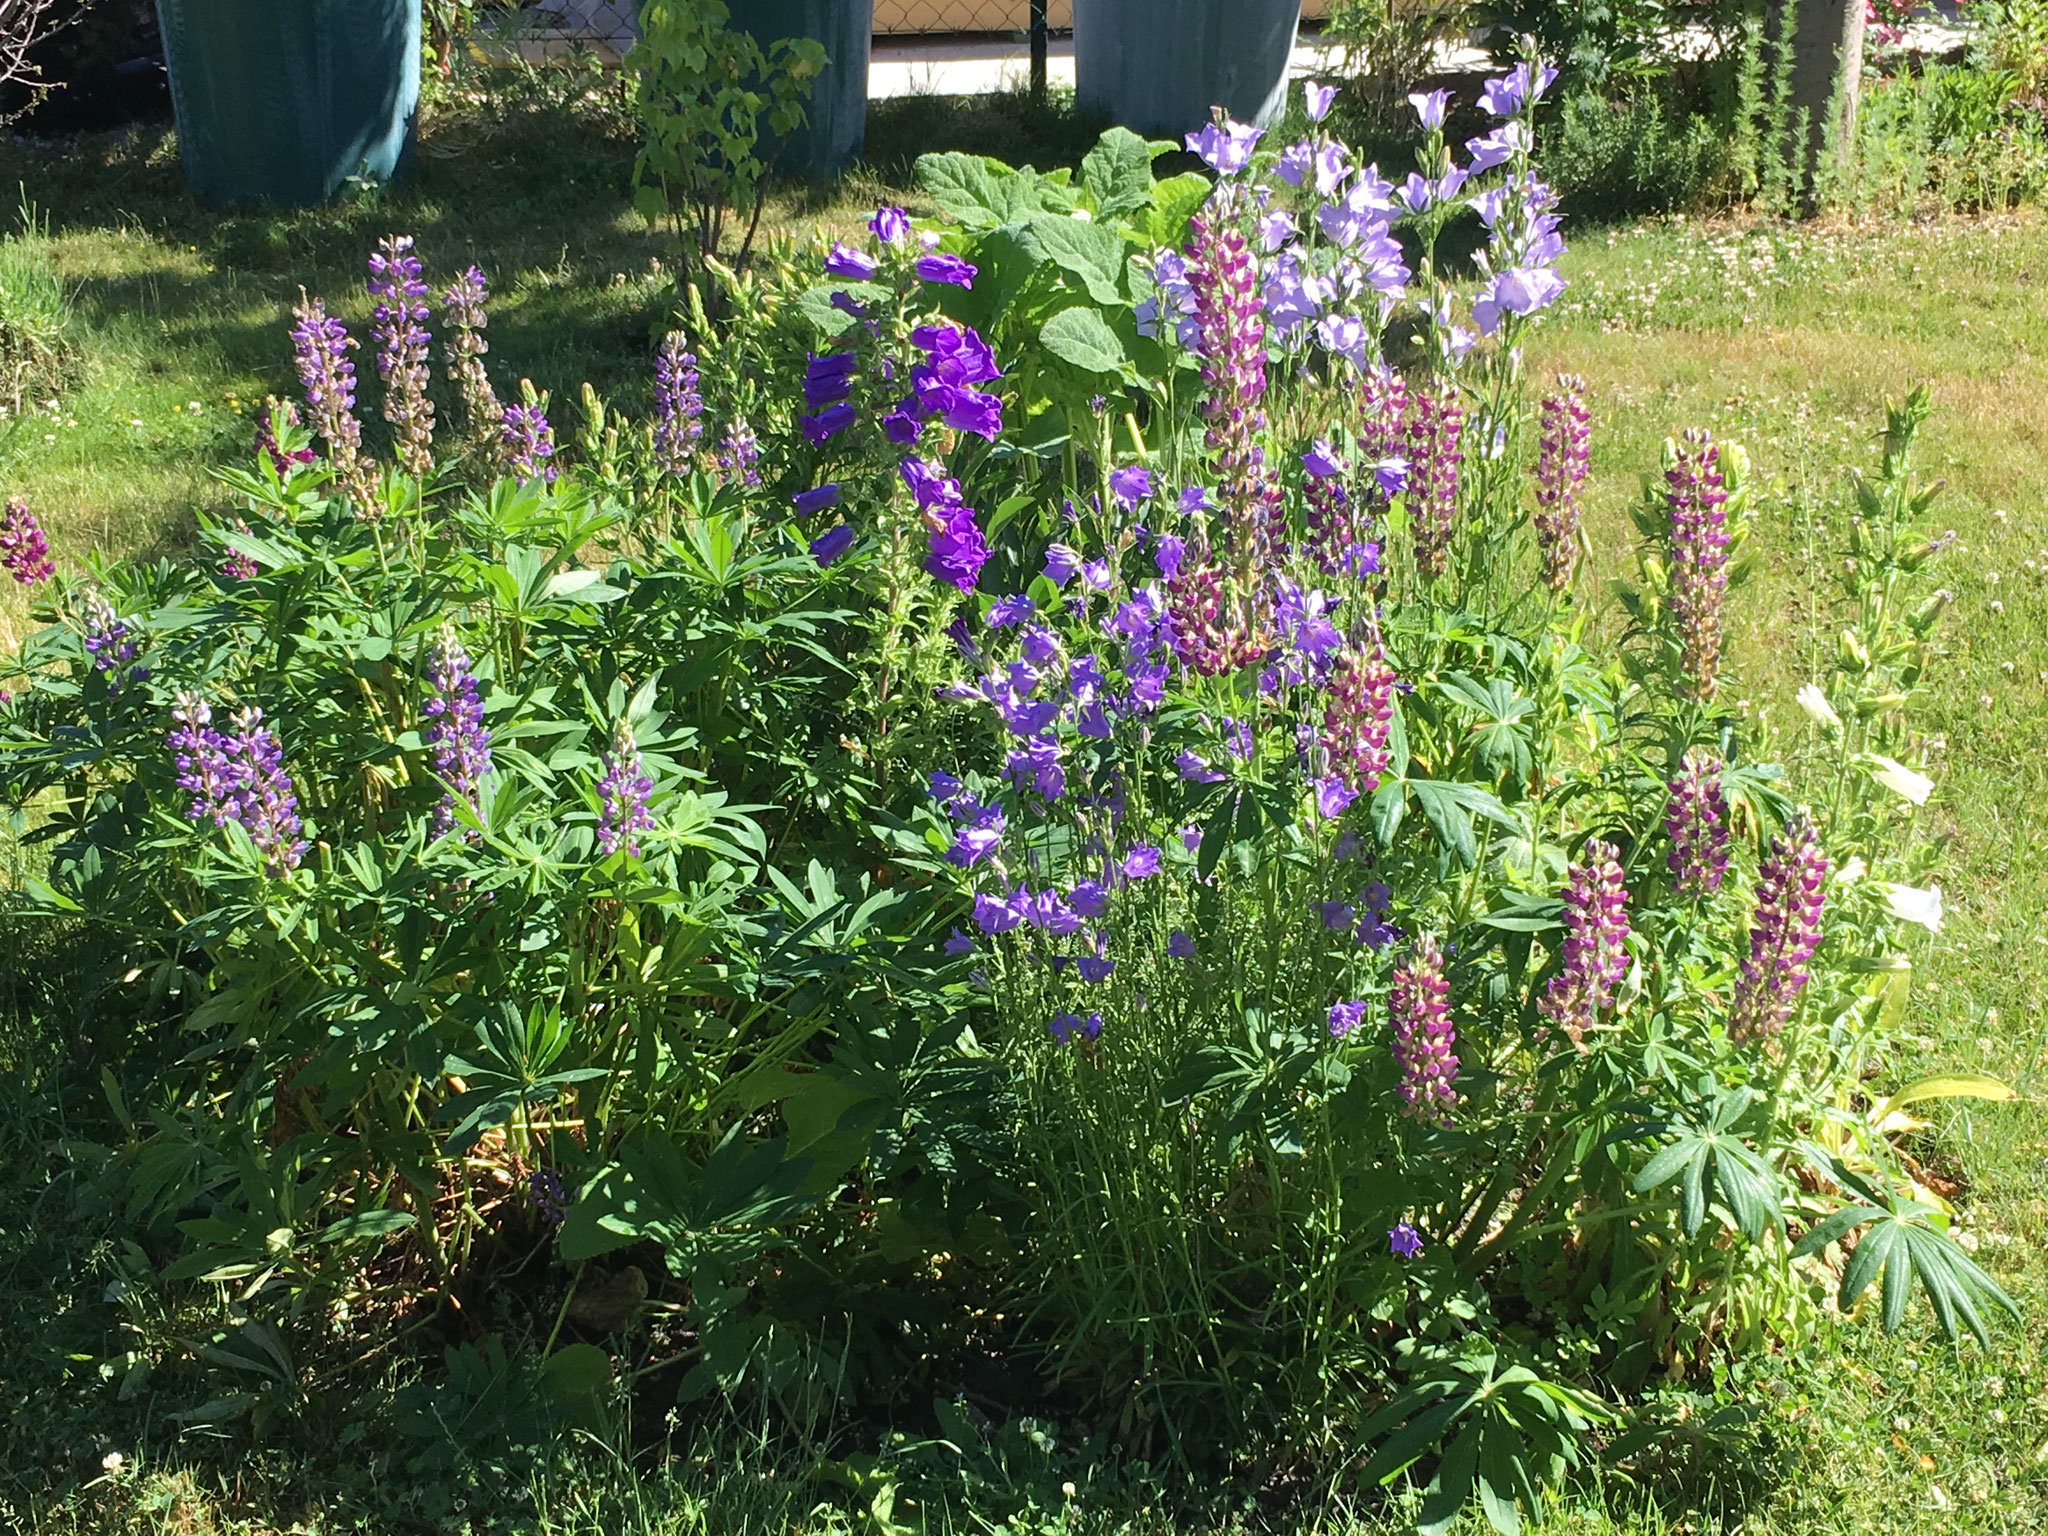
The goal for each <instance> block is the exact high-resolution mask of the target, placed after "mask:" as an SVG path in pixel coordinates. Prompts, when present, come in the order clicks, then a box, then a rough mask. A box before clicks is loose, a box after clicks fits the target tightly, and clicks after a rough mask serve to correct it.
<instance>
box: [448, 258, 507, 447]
mask: <svg viewBox="0 0 2048 1536" xmlns="http://www.w3.org/2000/svg"><path fill="white" fill-rule="evenodd" d="M490 296H491V295H490V289H489V287H488V286H487V285H486V284H485V282H484V274H483V270H482V269H481V268H479V267H471V268H470V269H469V270H468V271H467V272H464V273H463V274H462V275H461V276H460V277H458V278H456V279H455V281H454V282H453V283H451V284H450V285H449V287H448V291H447V292H446V293H444V294H442V295H441V311H442V313H443V314H444V315H446V316H447V320H448V340H447V343H446V346H447V352H448V377H449V379H450V380H451V381H453V383H454V384H455V387H456V388H457V389H458V390H460V391H461V392H462V410H463V414H464V415H465V416H467V417H468V418H469V429H470V431H472V432H478V433H482V432H490V431H495V430H496V429H497V428H498V427H499V425H500V424H501V423H502V422H503V421H504V419H505V408H504V407H503V406H502V405H500V404H499V403H498V392H497V391H496V390H495V389H493V388H492V387H491V375H490V370H489V369H487V368H486V367H485V366H484V354H485V353H487V352H489V351H490V350H491V344H490V343H489V342H488V341H485V340H484V328H485V327H486V326H488V325H489V324H490V323H491V317H490V315H489V313H488V312H487V311H486V309H485V305H486V304H488V303H489V302H490Z"/></svg>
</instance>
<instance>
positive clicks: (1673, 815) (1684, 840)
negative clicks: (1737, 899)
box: [1664, 747, 1728, 896]
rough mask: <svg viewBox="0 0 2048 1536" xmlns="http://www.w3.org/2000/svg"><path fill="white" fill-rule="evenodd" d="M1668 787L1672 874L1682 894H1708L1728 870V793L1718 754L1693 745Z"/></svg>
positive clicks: (1667, 822)
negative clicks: (1724, 789)
mask: <svg viewBox="0 0 2048 1536" xmlns="http://www.w3.org/2000/svg"><path fill="white" fill-rule="evenodd" d="M1670 792H1671V808H1670V810H1669V811H1667V812H1666V813H1665V816H1664V830H1665V832H1666V833H1667V834H1668V835H1669V836H1670V838H1671V855H1670V859H1669V864H1670V868H1671V876H1672V879H1673V880H1674V881H1675V882H1676V884H1677V886H1678V889H1679V891H1680V892H1681V893H1682V894H1684V895H1687V896H1711V895H1712V894H1713V893H1714V892H1715V891H1718V890H1719V889H1720V888H1721V877H1722V876H1723V875H1725V874H1726V873H1727V872H1728V799H1727V796H1726V795H1724V794H1723V793H1722V791H1721V764H1720V761H1719V759H1718V758H1716V757H1715V756H1714V755H1713V754H1712V753H1711V752H1708V751H1706V750H1705V749H1704V748H1700V747H1695V748H1693V749H1692V750H1691V751H1690V752H1688V753H1686V754H1685V761H1684V762H1683V763H1682V764H1680V765H1679V769H1678V777H1677V778H1675V779H1673V780H1672V781H1671V785H1670Z"/></svg>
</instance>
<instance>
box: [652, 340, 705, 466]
mask: <svg viewBox="0 0 2048 1536" xmlns="http://www.w3.org/2000/svg"><path fill="white" fill-rule="evenodd" d="M685 341H686V338H685V337H684V335H683V333H682V332H681V331H670V332H669V333H668V335H667V336H665V337H663V338H662V343H661V350H660V351H658V352H656V353H655V355H654V462H655V465H656V466H657V467H658V468H659V469H661V470H662V471H663V472H664V473H665V474H670V475H675V476H677V477H678V478H680V477H683V476H686V475H688V474H689V473H690V471H691V470H692V469H693V468H694V467H695V462H694V461H695V459H696V454H697V444H698V442H699V440H700V439H702V438H703V436H704V396H703V394H702V392H701V391H700V390H699V389H698V387H697V356H696V354H695V353H694V352H692V351H690V349H689V348H688V346H686V345H685Z"/></svg>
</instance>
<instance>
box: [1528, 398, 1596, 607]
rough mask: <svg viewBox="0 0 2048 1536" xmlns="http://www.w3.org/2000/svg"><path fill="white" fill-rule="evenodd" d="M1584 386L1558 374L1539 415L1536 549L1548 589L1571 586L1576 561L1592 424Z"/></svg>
mask: <svg viewBox="0 0 2048 1536" xmlns="http://www.w3.org/2000/svg"><path fill="white" fill-rule="evenodd" d="M1585 388H1586V385H1585V381H1584V380H1583V379H1580V378H1578V377H1576V376H1575V375H1572V374H1563V375H1561V376H1560V377H1559V378H1558V381H1557V392H1556V393H1555V394H1550V395H1545V396H1544V397H1543V405H1542V408H1541V411H1540V413H1539V416H1538V421H1539V427H1538V438H1537V443H1538V447H1537V453H1536V547H1537V549H1538V550H1539V551H1540V552H1541V554H1542V556H1543V584H1544V585H1545V586H1546V587H1548V588H1549V589H1550V590H1551V591H1553V592H1562V591H1563V590H1564V589H1565V588H1566V587H1568V586H1570V585H1571V579H1572V568H1573V566H1574V565H1576V564H1577V562H1578V555H1579V487H1580V486H1582V485H1584V484H1585V481H1586V469H1587V466H1588V465H1589V464H1590V462H1591V442H1592V423H1593V417H1592V413H1591V412H1590V411H1588V410H1587V409H1586V398H1585Z"/></svg>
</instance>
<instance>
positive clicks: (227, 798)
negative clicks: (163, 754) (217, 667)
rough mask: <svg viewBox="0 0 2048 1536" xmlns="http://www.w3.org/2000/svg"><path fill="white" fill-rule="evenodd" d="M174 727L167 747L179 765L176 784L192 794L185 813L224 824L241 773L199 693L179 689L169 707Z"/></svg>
mask: <svg viewBox="0 0 2048 1536" xmlns="http://www.w3.org/2000/svg"><path fill="white" fill-rule="evenodd" d="M171 719H172V720H173V721H175V722H176V723H177V729H176V730H174V731H172V732H171V734H170V738H169V740H170V748H171V751H172V753H173V754H175V757H174V760H175V762H176V763H177V767H178V787H179V788H180V789H182V790H185V791H186V792H187V793H189V794H190V795H191V796H192V805H191V809H190V810H188V811H187V812H186V813H185V814H186V816H187V817H188V818H189V819H191V820H193V821H210V822H212V823H213V824H214V825H215V826H217V827H224V826H226V825H227V824H228V822H229V821H230V820H232V819H233V816H234V812H233V809H232V807H233V804H234V795H235V791H236V789H237V788H238V787H239V785H240V782H241V776H240V774H239V773H238V772H237V770H236V765H235V764H234V762H233V761H231V760H230V758H229V756H228V743H227V738H226V737H225V736H223V735H221V733H220V732H219V731H216V730H215V729H214V728H213V710H212V708H211V707H210V706H209V705H208V704H207V702H206V700H205V699H203V698H201V697H200V696H199V695H198V694H196V693H193V692H190V691H189V690H187V691H182V692H180V693H179V694H178V699H177V703H176V704H175V705H173V706H172V708H171Z"/></svg>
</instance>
